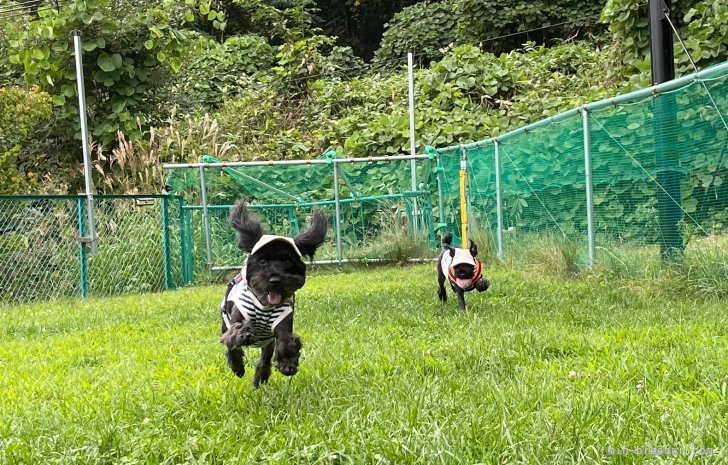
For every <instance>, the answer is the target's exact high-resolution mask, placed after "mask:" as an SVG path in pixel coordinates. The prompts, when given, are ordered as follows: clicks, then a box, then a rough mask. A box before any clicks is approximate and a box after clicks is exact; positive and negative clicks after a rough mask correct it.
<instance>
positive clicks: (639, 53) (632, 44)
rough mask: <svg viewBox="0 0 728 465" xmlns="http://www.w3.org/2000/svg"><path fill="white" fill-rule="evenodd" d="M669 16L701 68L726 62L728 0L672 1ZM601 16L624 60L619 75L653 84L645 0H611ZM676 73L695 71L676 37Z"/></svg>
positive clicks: (644, 84) (614, 48)
mask: <svg viewBox="0 0 728 465" xmlns="http://www.w3.org/2000/svg"><path fill="white" fill-rule="evenodd" d="M670 17H671V20H672V22H673V24H675V27H676V28H677V30H678V33H679V34H680V36H681V37H682V38H683V40H684V42H685V46H686V48H687V49H688V52H689V53H690V57H692V59H693V60H694V61H695V62H696V64H697V66H698V67H699V68H705V67H706V66H709V65H711V64H714V63H717V62H720V61H723V60H725V59H726V56H727V55H728V3H726V2H725V1H724V0H673V1H672V11H671V12H670ZM602 18H603V19H604V20H605V21H606V22H607V23H608V24H609V30H610V32H611V33H612V38H613V45H612V48H613V53H614V54H615V55H616V56H617V57H618V58H619V59H620V60H621V61H622V62H623V63H624V65H625V67H624V68H622V69H620V70H618V71H621V73H620V76H619V77H620V78H622V77H624V78H626V79H629V80H630V81H631V82H632V83H633V84H634V85H636V86H639V87H646V86H648V85H650V83H651V81H650V27H649V20H648V16H647V8H645V2H643V1H641V0H608V1H607V4H606V6H605V8H604V11H603V12H602ZM675 60H676V62H677V65H676V69H675V71H676V74H677V75H680V74H686V73H690V72H692V71H693V68H692V66H691V65H690V60H689V58H688V56H687V54H686V53H685V51H684V50H683V49H682V47H681V45H680V43H679V41H678V40H677V38H675Z"/></svg>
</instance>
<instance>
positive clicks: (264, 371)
mask: <svg viewBox="0 0 728 465" xmlns="http://www.w3.org/2000/svg"><path fill="white" fill-rule="evenodd" d="M274 348H275V345H274V344H268V345H267V346H265V347H263V348H262V349H261V352H260V360H258V364H257V365H256V366H255V376H254V377H253V386H254V387H258V386H260V385H261V384H263V383H267V382H268V378H270V366H271V360H272V359H273V349H274Z"/></svg>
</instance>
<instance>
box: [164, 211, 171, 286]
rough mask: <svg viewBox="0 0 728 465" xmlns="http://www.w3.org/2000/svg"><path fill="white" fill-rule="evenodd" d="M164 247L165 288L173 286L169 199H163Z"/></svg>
mask: <svg viewBox="0 0 728 465" xmlns="http://www.w3.org/2000/svg"><path fill="white" fill-rule="evenodd" d="M162 246H163V247H164V288H165V289H169V288H170V287H171V286H172V284H171V283H172V270H171V269H170V259H169V258H170V253H169V205H168V201H167V197H162Z"/></svg>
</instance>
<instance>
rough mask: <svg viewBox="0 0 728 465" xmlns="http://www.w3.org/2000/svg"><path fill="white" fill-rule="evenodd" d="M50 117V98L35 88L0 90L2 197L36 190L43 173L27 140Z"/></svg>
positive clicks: (0, 175) (0, 176) (0, 177)
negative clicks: (29, 149)
mask: <svg viewBox="0 0 728 465" xmlns="http://www.w3.org/2000/svg"><path fill="white" fill-rule="evenodd" d="M50 115H51V99H50V96H49V95H48V94H46V93H44V92H40V91H39V90H38V89H36V88H33V89H31V90H29V91H24V90H21V89H18V88H9V89H4V88H0V194H11V193H14V192H19V191H20V192H22V191H24V190H28V189H35V188H37V183H38V181H39V180H40V179H39V178H40V177H39V175H41V174H42V172H41V170H40V169H39V168H38V166H37V164H38V163H39V162H40V160H37V159H35V157H34V155H35V154H33V153H29V151H28V140H29V138H30V137H31V136H32V135H33V134H34V132H35V130H36V128H37V127H38V125H39V124H40V122H41V121H43V120H45V119H47V118H49V117H50Z"/></svg>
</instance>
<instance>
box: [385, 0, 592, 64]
mask: <svg viewBox="0 0 728 465" xmlns="http://www.w3.org/2000/svg"><path fill="white" fill-rule="evenodd" d="M603 6H604V0H589V1H583V0H570V1H560V2H549V1H537V2H529V3H526V2H516V3H514V2H511V1H507V0H444V1H442V2H421V3H417V4H415V5H413V6H411V7H408V8H405V9H403V10H402V11H401V12H399V13H397V14H396V15H395V16H394V18H393V19H392V21H391V22H390V24H389V27H388V29H387V31H386V32H385V33H384V35H383V37H382V43H381V46H380V48H379V50H377V56H376V58H377V61H383V62H389V61H391V60H394V59H397V58H400V59H401V57H402V56H403V53H405V52H406V51H408V50H414V51H416V52H417V53H418V54H419V55H420V56H422V57H423V59H425V60H428V59H435V58H440V57H442V55H443V54H444V53H445V49H446V46H447V45H449V44H477V43H481V44H482V46H483V48H484V49H485V50H487V51H490V52H494V53H500V52H507V51H509V50H513V49H516V48H519V47H521V44H524V43H526V42H529V41H533V42H537V43H549V42H550V41H552V40H554V39H563V38H571V39H575V38H580V37H584V36H585V35H586V34H587V33H593V34H594V33H598V32H601V29H602V26H600V25H598V24H597V21H598V19H599V13H600V12H601V10H602V7H603Z"/></svg>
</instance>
